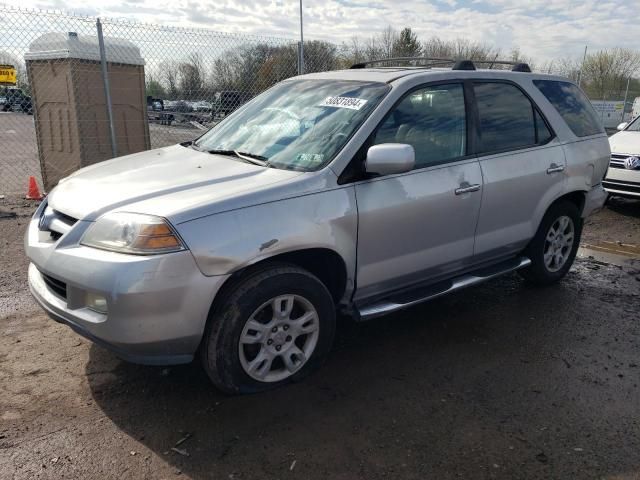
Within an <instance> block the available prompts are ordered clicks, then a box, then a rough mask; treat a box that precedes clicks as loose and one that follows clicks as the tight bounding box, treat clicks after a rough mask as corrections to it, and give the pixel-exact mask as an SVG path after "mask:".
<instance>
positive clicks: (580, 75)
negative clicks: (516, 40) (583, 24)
mask: <svg viewBox="0 0 640 480" xmlns="http://www.w3.org/2000/svg"><path fill="white" fill-rule="evenodd" d="M300 1H302V0H300ZM586 60H587V45H585V46H584V56H583V57H582V63H581V64H580V70H579V71H578V86H580V83H581V82H582V69H583V68H584V62H585V61H586Z"/></svg>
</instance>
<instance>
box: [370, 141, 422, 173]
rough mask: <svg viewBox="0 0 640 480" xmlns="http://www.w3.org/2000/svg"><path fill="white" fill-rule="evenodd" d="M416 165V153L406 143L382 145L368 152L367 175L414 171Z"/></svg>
mask: <svg viewBox="0 0 640 480" xmlns="http://www.w3.org/2000/svg"><path fill="white" fill-rule="evenodd" d="M415 164H416V153H415V151H414V150H413V147H412V146H411V145H407V144H405V143H382V144H380V145H374V146H373V147H370V148H369V150H367V159H366V161H365V164H364V166H365V170H366V172H367V173H375V174H378V175H392V174H394V173H404V172H408V171H409V170H412V169H413V167H414V166H415Z"/></svg>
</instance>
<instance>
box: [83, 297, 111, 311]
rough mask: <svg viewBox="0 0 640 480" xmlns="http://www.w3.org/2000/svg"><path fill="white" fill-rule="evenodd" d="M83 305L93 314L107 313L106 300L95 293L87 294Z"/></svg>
mask: <svg viewBox="0 0 640 480" xmlns="http://www.w3.org/2000/svg"><path fill="white" fill-rule="evenodd" d="M85 305H86V306H87V308H89V309H91V310H93V311H94V312H98V313H104V314H106V313H107V299H106V298H104V297H103V296H102V295H99V294H97V293H93V292H87V296H86V297H85Z"/></svg>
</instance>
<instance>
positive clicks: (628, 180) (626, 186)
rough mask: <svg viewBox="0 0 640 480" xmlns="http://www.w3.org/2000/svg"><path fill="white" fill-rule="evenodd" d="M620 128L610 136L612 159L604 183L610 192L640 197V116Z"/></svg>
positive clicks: (619, 126) (622, 124)
mask: <svg viewBox="0 0 640 480" xmlns="http://www.w3.org/2000/svg"><path fill="white" fill-rule="evenodd" d="M618 130H620V131H619V132H618V133H616V134H615V135H612V136H611V137H610V138H609V144H610V146H611V161H610V162H609V170H608V171H607V175H606V177H605V179H604V182H602V184H603V186H604V189H605V190H606V191H607V192H609V193H610V194H614V195H623V196H629V197H635V198H640V117H636V118H635V119H634V120H632V121H631V122H630V123H621V124H620V125H618Z"/></svg>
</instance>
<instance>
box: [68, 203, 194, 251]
mask: <svg viewBox="0 0 640 480" xmlns="http://www.w3.org/2000/svg"><path fill="white" fill-rule="evenodd" d="M80 243H81V244H82V245H86V246H87V247H94V248H100V249H102V250H112V251H114V252H121V253H131V254H134V255H150V254H154V253H168V252H177V251H178V250H184V248H185V247H184V245H183V244H182V242H181V241H180V239H179V238H178V235H177V234H176V232H175V231H174V230H173V228H172V227H171V226H170V225H169V224H168V223H167V221H166V220H165V219H164V218H161V217H156V216H154V215H142V214H139V213H109V214H107V215H105V216H103V217H100V218H99V219H98V220H97V221H96V222H95V223H94V224H93V225H91V226H90V227H89V229H88V230H87V231H86V232H85V234H84V236H83V237H82V240H81V241H80Z"/></svg>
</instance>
